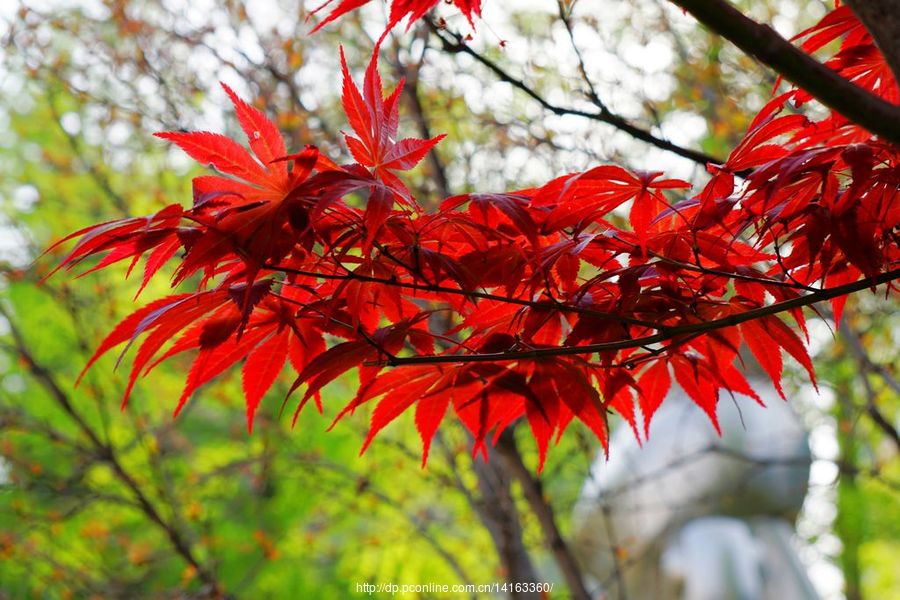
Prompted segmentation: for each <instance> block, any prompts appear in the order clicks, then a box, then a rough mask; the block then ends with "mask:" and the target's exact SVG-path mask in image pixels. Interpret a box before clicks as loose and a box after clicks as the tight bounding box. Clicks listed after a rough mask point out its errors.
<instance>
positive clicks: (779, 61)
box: [670, 0, 900, 144]
mask: <svg viewBox="0 0 900 600" xmlns="http://www.w3.org/2000/svg"><path fill="white" fill-rule="evenodd" d="M670 1H671V2H672V3H673V4H675V5H677V6H680V7H681V8H683V9H684V10H685V11H687V12H689V13H691V14H692V15H693V16H694V17H695V18H696V19H697V20H698V21H699V22H701V23H702V24H704V25H705V26H706V27H708V28H709V29H710V30H711V31H713V32H715V33H717V34H719V35H721V36H722V37H724V38H725V39H727V40H729V41H730V42H731V43H733V44H734V45H735V46H737V47H738V48H740V49H741V50H743V51H744V52H746V53H747V54H749V55H750V56H753V57H754V58H756V59H758V60H760V61H761V62H763V63H764V64H766V65H767V66H769V67H771V68H772V69H774V70H775V71H777V72H778V73H779V74H781V75H782V76H784V78H785V79H787V80H789V81H791V82H792V83H794V84H795V85H797V86H798V87H801V88H803V89H804V90H806V91H807V92H809V93H810V94H812V95H813V96H815V97H816V99H818V100H819V101H820V102H821V103H822V104H824V105H825V106H827V107H829V108H831V109H832V110H835V111H837V112H839V113H840V114H842V115H843V116H844V117H846V118H848V119H850V120H851V121H853V122H854V123H857V124H859V125H861V126H862V127H865V128H866V129H868V130H869V131H870V132H872V133H874V134H876V135H878V136H879V137H881V138H883V139H885V140H887V141H889V142H892V143H894V144H900V107H898V106H894V105H892V104H889V103H888V102H886V101H884V100H882V99H881V98H879V97H878V96H876V95H874V94H872V93H870V92H868V91H866V90H864V89H863V88H861V87H859V86H857V85H856V84H854V83H852V82H850V81H848V80H847V79H844V78H843V77H841V76H840V75H838V74H837V73H835V72H834V71H832V70H831V69H829V68H828V67H826V66H825V65H823V64H822V63H820V62H819V61H817V60H815V59H814V58H812V57H811V56H809V55H808V54H806V53H805V52H803V51H802V50H800V49H799V48H797V47H796V46H794V45H793V44H791V43H790V42H789V41H788V40H786V39H784V38H783V37H781V36H780V35H779V34H778V33H777V32H776V31H775V30H774V29H772V28H771V27H769V26H768V25H763V24H760V23H757V22H756V21H753V20H752V19H749V18H747V17H746V16H744V14H743V13H742V12H741V11H739V10H738V9H736V8H734V7H733V6H732V5H731V4H729V3H728V2H726V1H725V0H670ZM860 3H861V2H860ZM894 3H895V4H896V2H894ZM894 35H895V36H897V33H896V31H894Z"/></svg>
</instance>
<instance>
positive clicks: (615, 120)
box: [427, 21, 723, 166]
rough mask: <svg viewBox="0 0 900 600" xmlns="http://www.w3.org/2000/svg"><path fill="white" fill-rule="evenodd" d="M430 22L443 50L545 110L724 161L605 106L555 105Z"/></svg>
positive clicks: (696, 158) (694, 156)
mask: <svg viewBox="0 0 900 600" xmlns="http://www.w3.org/2000/svg"><path fill="white" fill-rule="evenodd" d="M427 22H428V24H429V26H430V27H431V30H432V31H433V32H434V34H435V35H436V36H437V37H438V39H440V40H441V44H442V45H443V49H444V51H445V52H448V53H450V54H459V53H462V54H468V55H469V56H471V57H472V58H474V59H475V60H476V61H478V62H479V63H481V64H482V65H483V66H485V67H486V68H487V69H488V70H489V71H491V72H492V73H494V75H496V76H497V79H499V80H500V81H503V82H504V83H508V84H510V85H511V86H513V87H514V88H516V89H518V90H520V91H522V92H524V93H525V94H526V95H528V96H529V97H530V98H532V99H533V100H534V101H535V102H537V103H538V104H540V105H541V107H543V108H544V109H545V110H548V111H550V112H552V113H553V114H555V115H560V116H561V115H573V116H576V117H584V118H586V119H591V120H592V121H597V122H600V123H606V124H607V125H612V126H613V127H615V128H616V129H618V130H619V131H622V132H624V133H626V134H628V135H630V136H631V137H633V138H634V139H636V140H640V141H642V142H646V143H648V144H650V145H652V146H656V147H657V148H660V149H662V150H666V151H668V152H672V153H673V154H677V155H678V156H681V157H683V158H686V159H688V160H691V161H693V162H695V163H697V164H699V165H702V166H706V165H707V164H708V163H714V164H720V163H722V162H723V161H722V159H720V158H717V157H715V156H710V155H709V154H706V153H704V152H700V151H699V150H691V149H690V148H684V147H682V146H679V145H678V144H675V143H672V142H670V141H669V140H665V139H662V138H659V137H657V136H655V135H653V134H652V133H651V132H649V131H647V130H645V129H641V128H640V127H638V126H636V125H634V124H633V123H631V122H629V121H628V120H627V119H625V118H624V117H622V116H620V115H617V114H615V113H613V112H611V111H610V110H609V109H608V108H606V107H605V106H601V107H599V108H598V111H597V112H587V111H584V110H578V109H576V108H565V107H562V106H557V105H556V104H552V103H551V102H550V101H548V100H547V99H545V98H544V97H543V96H541V95H540V94H538V93H537V92H536V91H535V90H534V89H532V88H530V87H528V85H527V84H526V83H525V82H524V81H522V80H521V79H517V78H515V77H513V76H512V75H510V74H509V73H507V72H506V71H505V70H503V68H501V67H500V66H499V65H498V64H497V63H495V62H493V61H492V60H490V59H489V58H487V57H485V56H482V55H481V54H479V53H478V52H476V51H475V50H473V49H472V48H471V47H469V45H468V44H466V43H465V39H464V38H463V37H462V36H461V35H460V34H458V33H454V32H451V31H448V30H446V29H442V28H440V27H438V26H437V25H436V24H435V23H434V22H432V21H427Z"/></svg>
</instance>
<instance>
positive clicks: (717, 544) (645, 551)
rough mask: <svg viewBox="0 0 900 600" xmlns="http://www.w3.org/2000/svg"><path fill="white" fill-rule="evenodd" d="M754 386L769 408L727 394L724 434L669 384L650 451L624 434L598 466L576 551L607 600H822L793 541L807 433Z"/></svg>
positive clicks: (759, 382) (772, 396) (578, 524)
mask: <svg viewBox="0 0 900 600" xmlns="http://www.w3.org/2000/svg"><path fill="white" fill-rule="evenodd" d="M776 351H777V350H776ZM749 381H750V385H751V386H753V388H754V389H755V390H756V391H757V393H758V394H759V396H760V397H761V398H762V399H763V401H764V402H765V403H766V405H767V407H766V408H762V407H761V406H759V405H758V404H757V403H756V402H755V401H754V400H752V399H751V398H748V397H746V396H740V395H736V397H735V398H732V397H731V395H730V394H728V393H726V392H723V393H722V395H720V397H719V405H718V416H719V422H720V424H721V427H722V437H721V438H719V437H718V436H717V435H716V432H715V430H714V429H713V426H712V424H711V423H710V422H709V419H708V417H707V416H706V414H704V413H703V411H702V410H701V409H699V408H698V407H697V406H695V405H694V404H693V402H691V400H690V399H689V398H688V397H687V396H686V395H685V394H684V392H683V391H681V390H680V389H679V388H673V390H672V392H671V393H670V394H669V396H668V397H667V398H666V401H665V402H663V404H662V406H661V407H660V409H659V411H658V412H657V414H656V415H654V417H653V421H652V423H651V426H650V435H649V441H647V442H646V443H644V446H643V448H641V447H640V446H639V445H638V443H637V442H636V440H635V439H634V436H633V434H632V432H631V431H630V429H629V428H628V427H627V426H625V427H620V428H619V429H618V430H617V431H616V432H615V433H614V435H613V436H612V440H611V443H610V452H609V456H610V458H609V461H607V460H606V459H605V458H604V457H603V456H602V455H601V456H599V457H598V458H597V459H596V460H595V461H594V464H593V466H592V468H591V476H590V478H589V479H588V481H587V482H586V483H585V486H584V489H583V490H582V492H581V496H580V499H579V501H578V504H577V505H576V507H575V514H574V531H573V534H574V535H573V546H574V548H575V551H576V553H577V554H578V556H579V558H580V560H581V561H582V563H583V564H584V567H585V572H586V573H587V574H588V576H589V578H590V579H591V582H592V583H593V588H594V589H597V590H598V595H599V597H601V598H610V599H618V598H628V599H629V600H635V599H637V600H644V599H653V600H729V599H741V600H805V599H814V598H817V595H816V593H815V591H814V590H813V588H812V585H811V584H810V582H809V579H808V578H807V575H806V572H805V570H804V568H803V565H802V564H801V563H800V561H799V559H798V556H797V553H796V551H795V550H794V547H793V545H792V534H793V524H794V521H795V519H796V517H797V514H798V512H799V511H800V507H801V506H802V504H803V499H804V497H805V496H806V488H807V482H808V479H809V466H810V452H809V447H808V444H807V435H806V432H805V431H804V429H803V427H802V426H801V424H800V421H799V419H798V417H797V415H796V414H795V413H794V412H793V410H791V408H790V406H789V405H788V403H786V402H785V401H784V400H782V399H781V398H780V397H779V396H778V394H777V393H776V392H775V390H774V389H773V388H772V385H771V383H770V382H769V381H768V380H763V379H762V378H760V377H751V378H750V380H749ZM623 586H624V589H622V588H623Z"/></svg>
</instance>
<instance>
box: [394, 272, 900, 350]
mask: <svg viewBox="0 0 900 600" xmlns="http://www.w3.org/2000/svg"><path fill="white" fill-rule="evenodd" d="M897 278H900V269H894V270H892V271H887V272H885V273H882V274H881V275H878V276H877V277H872V278H867V279H861V280H859V281H854V282H852V283H848V284H844V285H840V286H836V287H833V288H827V289H822V290H819V291H815V292H811V293H809V294H806V295H803V296H797V297H795V298H791V299H789V300H785V301H783V302H776V303H774V304H769V305H767V306H761V307H759V308H754V309H751V310H748V311H746V312H742V313H737V314H733V315H728V316H727V317H722V318H720V319H713V320H711V321H703V322H700V323H691V324H689V325H680V326H675V327H667V328H664V329H663V330H662V331H660V332H659V333H656V334H654V335H647V336H643V337H639V338H632V339H624V340H616V341H612V342H603V343H599V344H586V345H584V346H559V347H553V348H538V349H536V350H519V351H509V352H491V353H473V354H459V355H422V356H408V357H398V358H396V359H395V360H394V361H393V362H391V363H390V364H391V366H400V365H412V364H419V365H421V364H435V363H467V362H497V361H512V360H529V359H539V358H546V357H549V356H572V355H583V354H593V353H594V352H606V351H612V350H624V349H627V348H640V347H641V346H649V345H651V344H658V343H660V342H665V341H668V340H671V339H674V338H678V337H682V336H690V335H695V334H703V333H706V332H709V331H715V330H716V329H722V328H724V327H731V326H733V325H739V324H741V323H745V322H747V321H752V320H754V319H759V318H762V317H767V316H770V315H776V314H779V313H782V312H786V311H789V310H792V309H795V308H802V307H804V306H809V305H811V304H815V303H816V302H822V301H823V300H831V299H832V298H837V297H839V296H846V295H847V294H852V293H854V292H858V291H860V290H864V289H866V288H868V287H874V286H876V285H879V284H883V283H888V282H891V281H894V280H895V279H897ZM657 327H660V328H661V326H657Z"/></svg>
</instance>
